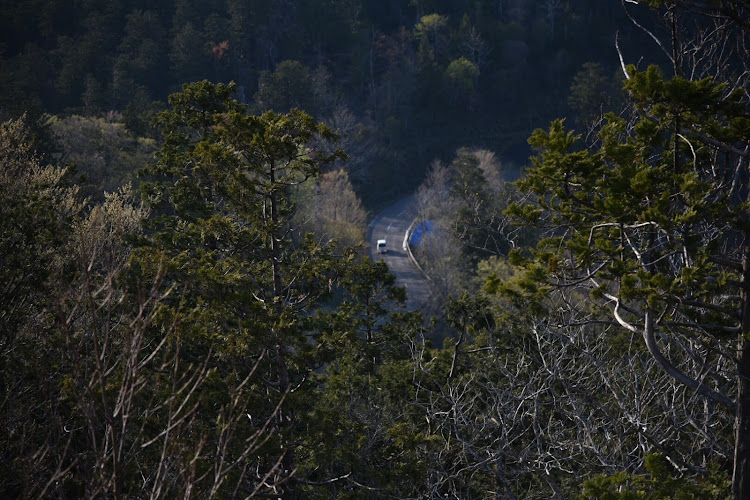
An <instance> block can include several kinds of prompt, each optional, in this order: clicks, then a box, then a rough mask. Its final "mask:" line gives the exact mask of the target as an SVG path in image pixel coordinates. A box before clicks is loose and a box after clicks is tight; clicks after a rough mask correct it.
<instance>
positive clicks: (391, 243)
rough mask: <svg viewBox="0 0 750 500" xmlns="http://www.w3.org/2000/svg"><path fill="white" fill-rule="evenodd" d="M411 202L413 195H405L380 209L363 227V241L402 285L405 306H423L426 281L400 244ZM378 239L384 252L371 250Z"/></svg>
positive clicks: (411, 214)
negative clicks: (365, 240) (382, 242)
mask: <svg viewBox="0 0 750 500" xmlns="http://www.w3.org/2000/svg"><path fill="white" fill-rule="evenodd" d="M415 203H416V200H415V197H414V196H409V197H408V198H404V199H402V200H399V201H397V202H396V203H394V204H393V205H390V206H389V207H386V208H385V209H383V210H382V211H381V212H380V213H379V214H378V215H377V216H375V218H374V219H373V220H372V221H371V222H370V225H369V226H368V228H367V244H368V247H369V252H370V257H371V258H372V260H373V261H376V262H377V261H379V260H384V261H385V262H386V263H387V264H388V268H389V269H390V271H391V273H393V274H394V275H395V276H396V278H397V283H398V284H399V285H401V286H403V287H406V296H407V300H406V307H407V309H409V310H416V309H419V310H424V309H425V308H426V307H427V305H428V304H429V298H430V287H429V282H428V281H427V279H426V278H425V277H424V275H423V274H422V273H421V272H420V271H419V269H417V267H416V266H415V265H414V263H413V262H412V261H411V259H410V258H409V254H408V252H407V251H406V249H405V248H404V243H405V237H406V230H407V229H408V228H409V225H410V224H411V223H412V221H414V218H415V216H416V206H415ZM382 239H385V240H386V241H387V242H388V252H387V253H385V254H379V253H377V252H376V250H375V245H376V243H377V241H378V240H382Z"/></svg>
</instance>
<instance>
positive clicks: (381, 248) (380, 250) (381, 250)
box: [377, 240, 388, 253]
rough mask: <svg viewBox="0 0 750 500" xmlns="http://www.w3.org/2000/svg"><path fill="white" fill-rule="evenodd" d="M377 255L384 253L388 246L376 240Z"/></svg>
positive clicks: (383, 241)
mask: <svg viewBox="0 0 750 500" xmlns="http://www.w3.org/2000/svg"><path fill="white" fill-rule="evenodd" d="M377 249H378V253H386V252H387V251H388V246H387V245H386V243H385V240H378V245H377Z"/></svg>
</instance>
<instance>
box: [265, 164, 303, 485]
mask: <svg viewBox="0 0 750 500" xmlns="http://www.w3.org/2000/svg"><path fill="white" fill-rule="evenodd" d="M269 180H270V186H273V185H274V183H275V182H276V178H275V171H274V165H273V163H271V165H270V166H269ZM272 189H273V188H272ZM269 203H270V205H271V217H270V218H271V226H272V227H271V230H270V231H269V234H270V238H271V266H272V272H273V309H274V313H275V314H276V320H277V321H279V323H280V322H281V316H282V314H283V312H284V303H283V292H284V290H283V284H282V280H281V248H280V247H279V241H278V238H277V237H276V228H275V226H276V223H277V219H278V212H277V210H278V208H277V206H276V205H277V202H276V195H275V194H274V193H273V192H271V194H270V196H269ZM274 333H275V339H274V340H275V342H276V346H275V351H276V352H275V353H274V354H275V356H276V375H277V376H278V378H279V394H280V395H281V397H282V398H283V397H286V396H288V393H289V391H290V389H291V383H290V381H289V369H288V367H287V362H286V342H285V339H284V332H282V331H281V329H280V328H279V327H278V326H277V328H276V332H274ZM293 419H294V417H293V415H292V411H291V410H290V409H289V407H288V405H287V404H283V405H282V406H281V407H280V408H279V431H280V432H281V440H282V441H281V446H282V448H281V452H282V453H283V458H282V461H281V477H280V479H281V481H282V482H281V488H282V491H283V493H282V497H283V498H284V499H285V500H293V499H295V498H297V494H296V489H295V484H294V483H295V481H294V442H293V440H292V438H291V436H290V435H289V434H290V432H291V427H292V422H293Z"/></svg>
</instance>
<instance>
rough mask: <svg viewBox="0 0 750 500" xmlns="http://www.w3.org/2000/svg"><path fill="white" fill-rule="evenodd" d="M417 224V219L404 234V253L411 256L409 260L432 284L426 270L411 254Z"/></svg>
mask: <svg viewBox="0 0 750 500" xmlns="http://www.w3.org/2000/svg"><path fill="white" fill-rule="evenodd" d="M416 222H417V220H416V219H414V220H413V221H412V223H411V224H409V227H408V228H406V233H404V251H405V252H406V253H407V254H409V259H410V260H411V261H412V263H413V264H414V265H415V266H417V269H419V272H420V273H422V276H424V277H425V278H427V281H429V282H430V283H432V279H431V278H430V277H429V276H428V275H427V273H426V272H424V269H422V266H420V265H419V262H417V259H415V258H414V254H413V253H411V245H409V238H410V237H411V230H412V228H413V227H414V224H415V223H416Z"/></svg>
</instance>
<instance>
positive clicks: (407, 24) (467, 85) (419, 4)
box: [0, 0, 653, 204]
mask: <svg viewBox="0 0 750 500" xmlns="http://www.w3.org/2000/svg"><path fill="white" fill-rule="evenodd" d="M0 12H2V13H3V16H2V18H0V33H2V35H0V36H1V37H2V39H1V40H0V78H1V79H2V80H1V81H0V86H2V88H3V94H2V96H0V109H2V111H3V113H4V116H5V118H9V117H12V116H18V115H19V114H20V113H21V112H23V111H26V112H28V113H30V116H33V117H34V119H36V118H37V117H38V116H39V115H40V114H41V113H44V112H46V113H52V114H61V113H62V114H65V115H68V114H79V115H96V114H101V113H106V112H109V111H117V112H119V113H121V114H122V120H123V122H124V123H125V125H126V126H127V127H128V129H129V130H130V132H131V133H133V134H134V135H136V136H144V135H153V132H152V131H151V130H150V129H149V126H148V124H149V120H150V119H151V118H152V117H153V114H154V112H155V111H157V110H159V109H161V108H163V106H164V103H165V102H166V98H167V96H168V95H169V94H170V93H172V92H175V91H178V90H180V88H181V85H182V84H183V83H185V82H193V81H199V80H203V79H208V80H210V81H214V82H225V83H228V82H229V81H234V82H236V83H237V86H238V91H237V96H236V97H237V99H238V100H240V101H241V102H247V103H248V104H250V106H251V109H253V111H255V112H260V111H263V110H267V109H274V110H275V111H277V112H286V111H288V110H289V109H291V108H292V107H295V106H296V107H300V108H302V109H304V110H305V111H307V112H308V113H310V114H311V115H313V116H315V117H316V118H317V119H319V120H321V121H324V122H325V123H327V124H329V125H330V126H332V127H334V128H341V129H342V132H343V135H345V136H346V140H347V145H350V146H351V147H350V148H347V151H349V152H350V153H357V155H356V157H355V158H353V160H354V161H353V163H352V165H351V167H350V168H351V170H352V175H351V177H352V180H353V181H354V183H355V186H356V188H357V190H358V192H359V193H360V196H362V197H363V198H364V199H365V201H366V203H368V204H372V203H375V202H378V201H381V200H383V199H388V198H392V197H393V196H396V195H399V194H402V193H405V192H408V191H410V190H412V189H413V188H414V187H416V185H417V184H418V183H419V182H420V181H421V179H422V177H423V175H424V172H425V169H426V166H427V165H428V164H429V163H430V162H431V161H432V160H433V159H434V158H436V157H441V158H444V159H447V157H448V156H450V155H451V154H452V152H453V151H454V150H455V149H456V148H458V147H460V146H481V147H485V148H488V149H490V150H492V151H495V152H496V153H497V154H498V155H500V156H501V157H502V158H504V159H506V158H507V159H508V160H509V161H512V162H514V163H515V165H514V167H515V168H516V169H517V168H518V167H520V166H521V164H522V163H523V162H525V161H526V157H527V155H528V148H527V147H526V138H527V137H528V135H529V134H530V133H531V131H532V130H533V129H534V128H536V127H540V126H543V125H544V124H545V123H549V121H551V120H552V119H554V118H557V117H560V116H568V115H576V116H582V115H584V114H586V113H589V112H591V111H592V110H593V111H594V112H598V111H599V105H598V104H597V103H594V102H587V101H586V99H587V96H593V97H598V96H599V95H600V94H601V93H602V92H603V91H607V90H609V91H611V90H613V89H614V90H616V89H617V88H618V87H619V84H617V79H616V73H617V54H616V52H615V49H614V40H615V33H616V32H617V30H620V43H621V44H622V45H623V50H625V51H626V53H627V54H628V55H629V57H630V58H632V59H633V60H636V59H637V58H638V57H640V56H639V55H638V54H642V53H643V52H644V51H645V50H650V51H652V50H653V47H652V46H647V47H646V48H643V49H639V48H637V47H644V44H643V41H644V40H643V38H642V37H639V36H637V35H636V34H635V31H636V30H634V27H633V25H632V24H631V23H630V22H629V21H628V20H627V17H626V15H625V13H624V11H623V9H622V7H621V6H620V5H619V2H616V1H607V2H601V1H595V0H590V1H589V0H578V1H576V2H561V1H553V0H538V1H517V0H516V1H509V0H500V1H498V0H491V1H490V0H483V1H477V2H453V1H409V0H393V1H390V0H389V1H383V0H376V1H369V0H357V1H351V0H326V1H319V0H284V1H270V0H257V1H256V0H254V1H236V2H235V1H226V0H218V1H216V0H212V1H201V2H198V1H193V0H178V1H169V2H164V1H155V2H140V1H121V0H107V1H73V0H50V1H46V0H30V1H24V2H18V1H12V0H7V1H3V2H2V4H0ZM636 14H637V15H640V13H638V12H636ZM644 22H651V23H653V18H649V17H648V16H646V20H645V21H644ZM584 63H597V64H599V66H597V67H596V68H597V70H598V71H599V72H600V75H599V80H591V81H590V85H591V87H590V88H581V89H579V91H578V93H579V94H581V97H583V99H584V100H583V101H581V100H580V99H579V101H576V102H575V103H574V105H573V109H572V110H571V109H570V108H569V106H568V93H569V88H570V85H571V81H572V79H573V77H574V75H576V74H577V73H578V72H580V71H581V70H582V69H583V65H584ZM584 87H587V85H584ZM352 156H354V155H352Z"/></svg>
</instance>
